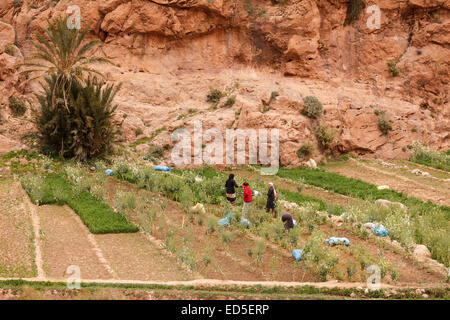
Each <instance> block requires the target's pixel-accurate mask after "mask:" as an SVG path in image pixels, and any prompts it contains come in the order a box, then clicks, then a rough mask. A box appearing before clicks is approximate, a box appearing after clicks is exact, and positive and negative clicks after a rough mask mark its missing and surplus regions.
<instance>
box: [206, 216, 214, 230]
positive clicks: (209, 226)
mask: <svg viewBox="0 0 450 320" xmlns="http://www.w3.org/2000/svg"><path fill="white" fill-rule="evenodd" d="M216 226H217V220H216V218H214V217H213V216H208V218H207V219H206V227H207V229H206V233H213V232H214V231H215V230H216Z"/></svg>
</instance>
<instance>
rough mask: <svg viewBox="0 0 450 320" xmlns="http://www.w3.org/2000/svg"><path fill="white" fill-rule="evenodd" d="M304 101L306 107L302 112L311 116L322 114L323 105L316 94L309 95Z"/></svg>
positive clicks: (316, 116) (315, 116)
mask: <svg viewBox="0 0 450 320" xmlns="http://www.w3.org/2000/svg"><path fill="white" fill-rule="evenodd" d="M303 102H304V104H305V108H304V109H303V111H302V114H304V115H305V116H307V117H310V118H318V117H320V116H321V115H322V110H323V107H322V103H321V102H320V101H319V99H317V98H316V97H314V96H307V97H305V99H303Z"/></svg>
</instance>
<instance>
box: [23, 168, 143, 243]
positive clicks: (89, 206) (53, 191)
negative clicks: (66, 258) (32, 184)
mask: <svg viewBox="0 0 450 320" xmlns="http://www.w3.org/2000/svg"><path fill="white" fill-rule="evenodd" d="M22 186H23V188H24V189H25V191H27V193H28V195H29V196H30V198H31V201H33V202H34V203H36V202H38V203H39V204H41V205H43V204H58V205H62V204H65V203H66V204H68V205H69V206H70V207H71V208H72V209H73V210H74V211H75V212H76V213H77V214H78V215H79V216H80V218H81V220H82V221H83V223H84V224H85V225H86V226H87V227H88V228H89V231H90V232H92V233H94V234H104V233H123V232H137V231H138V228H137V227H136V226H135V225H134V224H132V223H131V222H129V221H128V220H127V219H126V218H125V217H123V216H122V215H121V214H120V213H118V212H114V210H113V209H112V208H111V207H110V206H109V205H107V204H106V203H104V202H101V201H98V200H96V199H95V198H94V197H93V196H92V195H91V194H90V193H89V192H86V191H83V192H80V193H79V194H78V195H75V194H74V191H73V189H72V185H71V184H70V183H69V182H68V181H67V180H66V179H65V178H64V177H62V176H61V175H59V174H50V175H48V176H46V177H45V178H44V179H43V183H42V185H41V186H40V187H41V188H42V191H41V199H37V198H36V196H35V194H34V193H33V192H32V190H30V188H29V187H28V186H27V184H26V182H24V180H22Z"/></svg>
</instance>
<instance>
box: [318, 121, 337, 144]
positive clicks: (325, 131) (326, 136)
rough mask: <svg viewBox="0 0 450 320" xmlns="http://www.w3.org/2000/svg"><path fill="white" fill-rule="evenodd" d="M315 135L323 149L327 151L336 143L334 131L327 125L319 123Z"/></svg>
mask: <svg viewBox="0 0 450 320" xmlns="http://www.w3.org/2000/svg"><path fill="white" fill-rule="evenodd" d="M315 133H316V136H317V139H318V140H319V142H320V144H321V145H322V147H324V148H325V149H328V148H330V146H331V144H332V143H333V141H334V134H335V132H334V130H333V129H332V128H330V127H328V126H327V125H326V124H322V123H319V127H318V128H317V129H316V132H315Z"/></svg>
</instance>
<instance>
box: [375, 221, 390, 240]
mask: <svg viewBox="0 0 450 320" xmlns="http://www.w3.org/2000/svg"><path fill="white" fill-rule="evenodd" d="M372 232H373V233H375V234H376V235H377V236H378V237H386V236H387V235H388V234H389V232H388V231H387V229H386V228H385V227H384V226H383V225H382V224H380V225H378V226H375V227H373V228H372Z"/></svg>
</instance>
